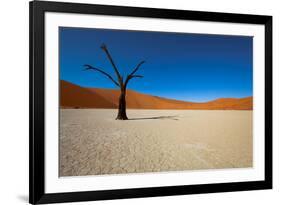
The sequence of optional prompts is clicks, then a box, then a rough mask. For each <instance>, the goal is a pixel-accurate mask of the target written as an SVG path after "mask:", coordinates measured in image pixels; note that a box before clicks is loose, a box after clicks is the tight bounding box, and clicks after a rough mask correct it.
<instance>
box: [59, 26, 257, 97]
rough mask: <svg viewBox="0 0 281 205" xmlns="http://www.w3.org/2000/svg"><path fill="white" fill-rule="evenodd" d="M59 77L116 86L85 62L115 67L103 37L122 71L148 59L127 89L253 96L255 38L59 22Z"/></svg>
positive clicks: (169, 93)
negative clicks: (104, 48) (72, 25)
mask: <svg viewBox="0 0 281 205" xmlns="http://www.w3.org/2000/svg"><path fill="white" fill-rule="evenodd" d="M59 35H60V36H59V37H60V79H63V80H66V81H69V82H72V83H75V84H78V85H80V86H84V87H98V88H115V89H117V87H116V86H115V85H114V84H113V83H112V82H111V81H110V80H109V79H108V78H106V77H104V76H103V75H102V74H100V73H98V72H95V71H91V70H89V71H83V65H84V64H91V65H93V66H95V67H98V68H102V69H103V70H105V71H106V72H108V73H111V74H112V75H114V71H113V69H112V66H111V64H110V62H109V61H108V59H107V57H106V55H105V53H104V52H103V51H102V50H101V49H100V45H101V44H102V43H105V44H106V45H107V47H108V50H109V51H110V53H111V55H112V57H113V59H114V61H115V63H116V65H117V67H118V68H119V70H120V72H121V73H122V74H124V75H126V74H128V73H130V72H131V70H132V69H133V68H134V67H135V66H136V65H137V64H138V63H139V62H140V61H141V60H145V61H146V63H145V64H143V65H142V67H141V68H140V69H139V71H138V74H141V75H143V76H144V78H135V79H132V80H131V81H130V83H129V87H128V88H129V89H133V90H135V91H138V92H142V93H147V94H151V95H155V96H162V97H166V98H173V99H178V100H186V101H197V102H203V101H209V100H213V99H216V98H221V97H238V98H240V97H246V96H252V94H253V91H252V89H253V88H252V83H253V79H252V75H253V62H252V59H253V52H252V47H253V40H252V37H250V36H226V35H206V34H188V33H184V34H183V33H167V32H143V31H124V30H108V29H85V28H66V27H62V28H60V33H59Z"/></svg>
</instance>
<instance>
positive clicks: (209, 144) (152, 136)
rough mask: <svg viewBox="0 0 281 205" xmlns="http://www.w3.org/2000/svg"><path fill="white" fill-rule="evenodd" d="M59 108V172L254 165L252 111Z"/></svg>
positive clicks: (89, 172) (85, 173)
mask: <svg viewBox="0 0 281 205" xmlns="http://www.w3.org/2000/svg"><path fill="white" fill-rule="evenodd" d="M60 112H61V113H60V142H59V144H60V147H59V153H60V166H59V167H60V170H59V172H60V176H81V175H100V174H119V173H138V172H158V171H179V170H199V169H213V168H215V169H219V168H238V167H251V166H252V157H253V156H252V143H253V142H252V111H223V110H221V111H209V110H208V111H206V110H127V115H128V117H129V118H130V120H127V121H119V120H115V117H116V114H117V110H112V109H62V110H61V111H60Z"/></svg>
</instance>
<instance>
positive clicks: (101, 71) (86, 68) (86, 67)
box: [84, 64, 120, 87]
mask: <svg viewBox="0 0 281 205" xmlns="http://www.w3.org/2000/svg"><path fill="white" fill-rule="evenodd" d="M84 67H85V70H96V71H98V72H100V73H102V74H103V75H105V76H107V77H108V78H109V79H110V80H111V81H112V82H113V83H114V84H115V85H117V86H118V87H120V85H119V83H117V82H116V81H115V80H114V79H113V77H112V76H111V75H109V74H108V73H106V72H104V71H103V70H101V69H99V68H95V67H93V66H91V65H88V64H86V65H84Z"/></svg>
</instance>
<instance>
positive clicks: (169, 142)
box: [58, 27, 253, 177]
mask: <svg viewBox="0 0 281 205" xmlns="http://www.w3.org/2000/svg"><path fill="white" fill-rule="evenodd" d="M58 32H59V34H58V35H59V102H58V103H59V108H60V109H59V176H60V177H67V176H86V175H114V174H136V173H148V172H150V173H153V172H173V171H177V172H186V171H196V170H201V171H202V170H213V169H237V168H252V167H253V37H252V36H242V35H241V36H239V35H215V34H200V33H175V32H158V31H135V30H134V31H133V30H114V29H101V28H78V27H59V30H58Z"/></svg>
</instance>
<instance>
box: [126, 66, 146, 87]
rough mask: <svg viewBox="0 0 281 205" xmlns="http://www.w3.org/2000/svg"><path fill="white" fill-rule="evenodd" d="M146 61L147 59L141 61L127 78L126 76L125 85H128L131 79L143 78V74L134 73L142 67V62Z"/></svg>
mask: <svg viewBox="0 0 281 205" xmlns="http://www.w3.org/2000/svg"><path fill="white" fill-rule="evenodd" d="M144 63H145V61H141V62H140V63H139V64H138V65H137V66H136V68H135V69H134V70H133V71H132V72H131V74H129V75H127V78H126V80H125V83H124V85H125V87H127V84H128V83H129V81H130V80H131V79H132V78H142V77H143V76H142V75H134V74H135V73H136V72H137V71H138V69H139V68H140V66H141V65H142V64H144Z"/></svg>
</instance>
